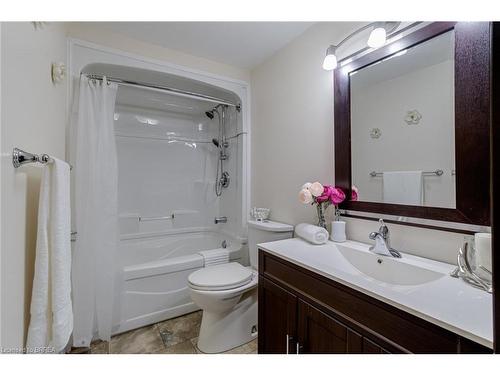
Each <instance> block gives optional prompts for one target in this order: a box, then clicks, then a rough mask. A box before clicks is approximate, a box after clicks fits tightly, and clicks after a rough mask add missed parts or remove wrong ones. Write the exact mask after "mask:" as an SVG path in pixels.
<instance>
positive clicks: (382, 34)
mask: <svg viewBox="0 0 500 375" xmlns="http://www.w3.org/2000/svg"><path fill="white" fill-rule="evenodd" d="M386 39H387V32H386V31H385V28H384V27H381V26H379V27H376V28H374V29H373V30H372V32H371V33H370V37H369V38H368V42H367V44H368V46H369V47H371V48H379V47H382V46H383V45H384V44H385V41H386Z"/></svg>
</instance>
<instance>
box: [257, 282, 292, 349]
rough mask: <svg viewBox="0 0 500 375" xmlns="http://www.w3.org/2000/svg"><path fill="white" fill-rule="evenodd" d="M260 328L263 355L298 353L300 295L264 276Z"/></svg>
mask: <svg viewBox="0 0 500 375" xmlns="http://www.w3.org/2000/svg"><path fill="white" fill-rule="evenodd" d="M258 328H259V345H258V351H259V354H260V353H270V354H292V353H293V354H295V353H296V343H297V297H296V296H295V295H293V294H291V293H289V292H287V291H286V290H285V289H283V288H281V287H279V286H278V285H276V284H274V283H273V282H271V281H269V280H267V279H266V278H264V277H262V276H260V277H259V326H258Z"/></svg>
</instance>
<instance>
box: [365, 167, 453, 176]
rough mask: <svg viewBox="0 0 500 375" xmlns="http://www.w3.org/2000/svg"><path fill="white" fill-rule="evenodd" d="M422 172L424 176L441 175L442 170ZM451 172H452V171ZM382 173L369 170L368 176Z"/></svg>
mask: <svg viewBox="0 0 500 375" xmlns="http://www.w3.org/2000/svg"><path fill="white" fill-rule="evenodd" d="M422 174H423V175H424V176H442V175H443V174H444V172H443V170H442V169H436V170H435V171H428V172H422ZM452 174H454V173H453V172H452ZM382 175H383V172H375V171H371V172H370V176H372V177H380V176H382Z"/></svg>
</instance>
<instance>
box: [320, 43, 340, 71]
mask: <svg viewBox="0 0 500 375" xmlns="http://www.w3.org/2000/svg"><path fill="white" fill-rule="evenodd" d="M336 51H337V47H336V46H334V45H330V47H328V49H327V50H326V56H325V59H324V60H323V69H325V70H333V69H335V68H336V67H337V56H335V52H336Z"/></svg>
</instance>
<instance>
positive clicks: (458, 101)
mask: <svg viewBox="0 0 500 375" xmlns="http://www.w3.org/2000/svg"><path fill="white" fill-rule="evenodd" d="M490 26H491V25H490V23H488V22H435V23H431V24H429V25H427V26H425V27H423V28H421V29H419V30H417V31H415V32H413V33H411V34H409V35H407V36H404V37H402V38H401V39H399V40H397V41H395V42H393V43H390V44H387V45H386V46H384V47H382V48H379V49H377V50H375V51H373V52H371V53H369V54H367V55H364V56H362V57H360V58H358V59H356V60H354V61H352V62H350V63H348V64H347V65H344V66H341V67H339V68H337V69H336V70H335V74H334V98H335V99H334V100H335V102H334V105H335V110H334V115H335V184H336V185H337V186H339V187H341V188H342V189H344V191H346V192H347V194H346V195H347V196H348V197H350V196H351V194H350V190H351V184H352V183H351V111H350V108H351V103H350V81H349V74H350V73H351V72H353V71H356V70H358V69H361V68H363V67H365V66H367V65H371V64H373V63H374V62H376V61H379V60H381V59H384V58H386V57H388V56H391V55H393V54H395V53H397V52H398V51H401V50H404V49H407V48H410V47H412V46H415V45H417V44H419V43H422V42H424V41H426V40H429V39H431V38H433V37H436V36H438V35H440V34H443V33H445V32H447V31H450V30H454V31H455V168H456V175H455V181H456V208H455V209H451V208H438V207H422V206H407V205H398V204H387V203H378V202H360V201H350V200H346V201H345V202H344V203H342V204H341V205H340V208H341V209H345V210H349V211H359V212H372V213H380V214H388V215H396V216H405V217H414V218H423V219H431V220H439V221H451V222H460V223H466V224H474V225H484V226H489V225H490V121H491V95H490V90H491V87H490V85H491V83H490V77H491V27H490ZM408 224H409V223H408ZM410 225H411V224H410Z"/></svg>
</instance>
